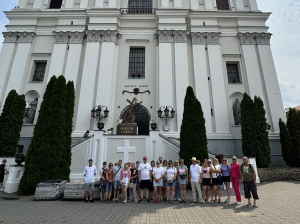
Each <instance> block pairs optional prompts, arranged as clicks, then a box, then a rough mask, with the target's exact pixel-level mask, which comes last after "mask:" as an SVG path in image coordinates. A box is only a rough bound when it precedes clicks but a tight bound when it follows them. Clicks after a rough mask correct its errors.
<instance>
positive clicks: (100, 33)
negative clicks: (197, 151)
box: [0, 0, 285, 177]
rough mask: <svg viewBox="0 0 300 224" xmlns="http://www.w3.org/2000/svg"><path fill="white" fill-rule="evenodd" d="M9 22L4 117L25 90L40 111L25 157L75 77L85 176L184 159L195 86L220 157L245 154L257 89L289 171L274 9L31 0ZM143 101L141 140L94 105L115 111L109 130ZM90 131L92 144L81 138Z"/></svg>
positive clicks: (249, 1) (2, 73)
mask: <svg viewBox="0 0 300 224" xmlns="http://www.w3.org/2000/svg"><path fill="white" fill-rule="evenodd" d="M5 14H6V16H7V18H8V19H9V21H10V22H9V24H8V25H7V26H6V27H7V31H6V32H4V33H3V35H4V43H3V46H2V50H1V55H0V101H1V104H0V110H2V107H3V104H4V101H5V98H6V96H7V94H8V92H9V91H10V90H12V89H15V90H16V91H17V92H18V93H20V94H25V97H26V102H27V107H28V108H27V110H32V109H34V110H35V111H36V112H35V116H25V118H24V125H23V128H22V132H21V139H20V144H22V145H24V146H25V152H26V150H27V148H28V145H29V144H30V140H31V137H32V135H33V130H34V126H35V124H36V121H37V118H38V111H39V109H40V105H41V101H42V96H43V94H44V92H45V89H46V85H47V82H48V81H49V80H50V78H51V77H52V76H53V75H56V76H59V75H64V76H65V78H66V80H72V81H73V82H74V85H75V91H76V105H75V115H74V120H73V121H74V122H73V126H74V127H73V129H74V131H73V134H72V137H73V141H74V146H73V148H72V154H73V158H72V168H71V169H72V173H73V174H74V177H76V175H75V174H76V173H77V174H78V175H79V173H80V175H81V173H82V170H83V168H82V167H84V165H85V164H83V165H82V166H80V167H79V166H78V167H77V166H76V167H75V165H74V164H77V163H84V162H82V161H85V159H88V158H93V159H94V160H95V161H96V165H98V166H99V165H100V164H101V162H103V161H107V162H115V161H117V159H119V158H120V159H123V160H125V161H126V160H127V161H128V160H129V159H130V160H131V161H136V160H141V158H142V156H144V155H147V156H148V158H149V159H151V160H155V159H157V158H158V156H162V157H163V158H167V159H178V152H179V143H180V140H179V133H180V126H181V123H182V114H183V101H184V97H185V93H186V88H187V86H192V87H193V89H194V91H195V94H196V97H197V98H198V99H199V101H200V102H201V104H202V109H203V112H204V117H205V121H206V131H207V137H208V150H209V153H210V154H217V153H223V154H224V155H227V156H232V155H237V156H238V157H241V156H242V149H241V126H240V111H239V104H240V102H241V99H242V94H243V93H244V92H247V93H248V94H249V95H250V96H251V97H252V98H253V97H254V96H255V95H256V96H259V97H261V99H262V100H263V101H264V105H265V109H266V118H267V120H268V123H269V124H270V125H271V130H270V132H269V137H270V145H271V148H272V153H271V156H272V164H274V165H275V164H277V165H278V164H281V163H282V156H281V147H280V142H279V127H278V120H279V118H283V119H284V118H285V114H284V108H283V103H282V98H281V93H280V89H279V84H278V80H277V75H276V70H275V66H274V62H273V57H272V52H271V48H270V39H271V36H272V34H271V33H269V32H268V27H267V26H266V24H265V23H266V20H267V19H268V18H269V16H270V13H266V12H261V11H260V10H259V9H258V6H257V2H256V0H19V4H18V6H16V7H15V8H14V9H13V10H12V11H7V12H5ZM134 97H135V98H136V99H137V101H138V102H141V101H142V104H141V105H140V106H139V107H138V108H137V109H136V111H135V119H136V123H137V125H138V134H137V135H116V134H115V135H111V134H108V133H109V132H103V131H99V130H98V128H97V119H95V118H93V117H92V116H91V110H93V108H94V109H95V110H96V109H98V105H101V106H103V107H100V108H101V109H102V112H101V114H103V111H104V110H106V111H109V114H108V116H107V117H106V118H103V119H102V120H101V121H102V122H103V123H105V127H104V130H107V129H110V128H113V129H114V130H116V129H117V124H118V123H119V122H120V121H121V120H122V118H123V117H124V114H125V112H126V109H127V108H128V105H129V103H128V101H127V100H129V101H132V99H133V98H134ZM165 107H167V108H168V110H169V111H170V112H169V114H171V111H172V109H173V111H175V116H174V117H169V118H168V120H167V123H166V121H165V120H163V119H161V118H159V117H158V113H157V111H159V109H160V108H161V111H162V117H163V116H165V111H164V110H165ZM98 112H99V111H98ZM92 113H93V112H92ZM95 113H97V112H95ZM31 115H32V113H31ZM173 115H174V113H173ZM152 122H153V123H157V125H158V128H157V130H156V131H152V130H151V131H149V129H150V125H149V123H152ZM87 130H90V134H91V136H92V137H91V138H90V139H88V140H86V141H81V140H80V139H81V137H82V136H83V134H84V133H85V132H86V131H87Z"/></svg>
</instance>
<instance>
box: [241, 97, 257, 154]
mask: <svg viewBox="0 0 300 224" xmlns="http://www.w3.org/2000/svg"><path fill="white" fill-rule="evenodd" d="M253 106H254V105H253V100H252V99H251V97H250V96H249V95H248V94H247V93H244V95H243V99H242V102H241V126H242V128H241V132H242V149H243V155H244V156H247V157H256V151H255V147H254V144H253V140H254V136H255V135H254V122H253V121H254V117H253Z"/></svg>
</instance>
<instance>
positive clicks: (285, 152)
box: [279, 118, 293, 166]
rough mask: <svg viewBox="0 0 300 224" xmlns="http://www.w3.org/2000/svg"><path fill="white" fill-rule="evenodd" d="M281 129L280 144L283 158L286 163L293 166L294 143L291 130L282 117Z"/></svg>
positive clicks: (280, 120)
mask: <svg viewBox="0 0 300 224" xmlns="http://www.w3.org/2000/svg"><path fill="white" fill-rule="evenodd" d="M279 129H280V144H281V152H282V156H283V160H284V161H285V163H286V165H288V166H291V165H292V163H291V161H292V157H293V155H292V143H291V137H290V134H289V131H288V129H287V126H286V124H285V123H284V121H282V119H281V118H280V119H279Z"/></svg>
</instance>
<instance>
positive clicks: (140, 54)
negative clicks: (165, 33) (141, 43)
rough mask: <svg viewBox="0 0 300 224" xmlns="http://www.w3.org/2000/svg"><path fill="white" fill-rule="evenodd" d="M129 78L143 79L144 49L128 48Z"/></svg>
mask: <svg viewBox="0 0 300 224" xmlns="http://www.w3.org/2000/svg"><path fill="white" fill-rule="evenodd" d="M128 77H129V78H145V48H130V54H129V74H128Z"/></svg>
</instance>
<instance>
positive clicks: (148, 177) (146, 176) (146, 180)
mask: <svg viewBox="0 0 300 224" xmlns="http://www.w3.org/2000/svg"><path fill="white" fill-rule="evenodd" d="M147 160H148V158H147V156H144V157H143V161H144V163H141V164H140V166H139V169H138V170H139V173H138V175H139V182H140V189H141V199H140V201H139V203H143V198H144V189H145V188H146V202H147V203H150V201H149V199H148V197H149V188H150V184H151V182H152V167H151V165H150V164H149V163H147Z"/></svg>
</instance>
